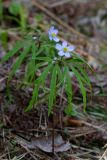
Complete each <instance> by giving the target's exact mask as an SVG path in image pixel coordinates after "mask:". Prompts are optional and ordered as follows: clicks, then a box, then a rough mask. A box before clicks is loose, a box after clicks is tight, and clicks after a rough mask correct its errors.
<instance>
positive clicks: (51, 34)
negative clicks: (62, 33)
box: [48, 26, 59, 42]
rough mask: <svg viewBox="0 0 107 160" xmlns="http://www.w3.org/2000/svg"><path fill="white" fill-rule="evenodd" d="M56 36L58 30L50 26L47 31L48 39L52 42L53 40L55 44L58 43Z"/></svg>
mask: <svg viewBox="0 0 107 160" xmlns="http://www.w3.org/2000/svg"><path fill="white" fill-rule="evenodd" d="M57 34H58V30H57V29H55V28H54V26H52V27H51V28H50V29H49V30H48V35H49V39H50V40H51V41H52V40H54V41H55V42H59V38H58V37H57Z"/></svg>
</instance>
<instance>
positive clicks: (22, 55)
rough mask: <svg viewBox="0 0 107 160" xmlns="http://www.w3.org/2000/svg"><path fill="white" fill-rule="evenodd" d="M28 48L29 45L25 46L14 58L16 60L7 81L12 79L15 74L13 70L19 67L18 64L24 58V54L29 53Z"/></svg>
mask: <svg viewBox="0 0 107 160" xmlns="http://www.w3.org/2000/svg"><path fill="white" fill-rule="evenodd" d="M29 50H30V47H29V46H28V47H27V48H25V49H24V51H23V52H22V53H21V54H20V56H19V57H18V59H17V60H16V62H15V63H14V64H13V66H12V70H11V72H10V74H9V77H8V80H9V81H10V80H11V79H12V77H13V75H14V74H15V72H16V71H17V69H18V68H19V67H20V65H21V63H22V62H23V60H24V59H25V57H26V55H27V54H28V53H29Z"/></svg>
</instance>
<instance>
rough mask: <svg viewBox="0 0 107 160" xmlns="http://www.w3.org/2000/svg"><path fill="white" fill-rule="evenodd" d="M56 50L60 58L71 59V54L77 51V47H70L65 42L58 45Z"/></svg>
mask: <svg viewBox="0 0 107 160" xmlns="http://www.w3.org/2000/svg"><path fill="white" fill-rule="evenodd" d="M55 48H56V49H57V50H58V51H59V52H58V55H59V56H65V57H70V56H71V54H70V52H72V51H73V50H74V49H75V46H73V45H70V46H68V44H67V42H66V41H64V42H62V45H61V44H59V43H57V44H56V47H55Z"/></svg>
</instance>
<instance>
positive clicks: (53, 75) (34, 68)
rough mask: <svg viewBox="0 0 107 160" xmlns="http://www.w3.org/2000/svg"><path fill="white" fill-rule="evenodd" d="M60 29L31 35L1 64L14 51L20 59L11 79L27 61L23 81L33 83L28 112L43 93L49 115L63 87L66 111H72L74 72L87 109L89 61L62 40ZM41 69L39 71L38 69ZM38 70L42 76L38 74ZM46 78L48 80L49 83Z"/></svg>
mask: <svg viewBox="0 0 107 160" xmlns="http://www.w3.org/2000/svg"><path fill="white" fill-rule="evenodd" d="M57 35H58V30H57V29H55V28H54V27H51V28H50V29H49V31H48V34H45V33H41V32H40V31H37V33H36V36H32V35H28V36H27V37H25V39H24V40H21V41H19V42H17V43H16V44H15V46H14V47H13V50H11V51H10V52H9V53H7V54H6V55H5V56H4V57H3V58H2V60H1V62H0V63H4V62H5V61H7V60H8V59H10V58H11V57H13V56H14V55H15V54H17V59H16V61H15V63H14V64H13V66H12V70H11V72H10V74H9V77H8V80H9V81H11V79H12V78H13V76H14V75H15V73H16V71H17V70H18V69H19V67H20V66H21V64H22V63H23V62H24V63H25V62H26V69H25V74H24V78H23V83H24V84H26V85H33V86H34V89H33V93H32V97H31V101H30V103H29V105H28V107H27V108H26V111H29V110H31V109H32V108H33V105H34V104H35V103H37V102H38V100H39V98H40V97H39V94H40V93H41V92H42V93H43V94H44V96H45V98H46V102H47V103H48V115H50V113H51V112H52V109H53V107H54V105H55V101H56V97H57V96H58V95H59V94H60V92H61V88H62V87H63V88H64V90H65V93H66V96H67V99H68V106H67V107H66V109H65V111H66V114H68V115H71V114H72V97H73V89H72V77H71V72H72V73H73V74H74V75H75V77H76V78H77V80H78V83H79V87H80V90H81V93H82V96H83V103H84V111H85V108H86V89H85V87H86V85H88V86H89V87H90V86H91V84H90V79H89V77H88V76H87V73H86V72H85V70H84V65H85V66H88V64H87V63H86V62H85V60H83V59H82V58H81V57H80V56H79V55H78V54H77V53H75V51H74V50H75V46H74V45H69V44H68V43H67V42H66V41H60V39H59V37H58V36H57ZM38 71H40V72H38ZM37 73H39V75H38V74H37ZM47 80H48V81H49V83H48V84H47ZM49 85H50V87H48V86H49Z"/></svg>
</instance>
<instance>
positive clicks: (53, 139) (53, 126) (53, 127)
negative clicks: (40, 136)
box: [52, 107, 55, 156]
mask: <svg viewBox="0 0 107 160" xmlns="http://www.w3.org/2000/svg"><path fill="white" fill-rule="evenodd" d="M54 118H55V117H54V107H53V121H52V154H53V156H54V153H55V150H54V144H55V124H54Z"/></svg>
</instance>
